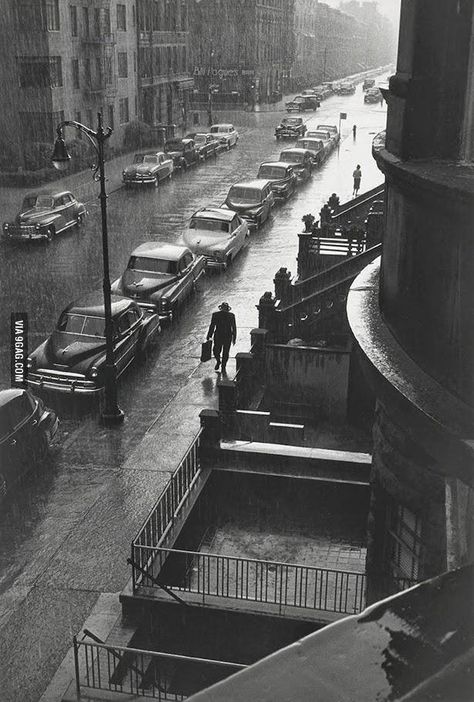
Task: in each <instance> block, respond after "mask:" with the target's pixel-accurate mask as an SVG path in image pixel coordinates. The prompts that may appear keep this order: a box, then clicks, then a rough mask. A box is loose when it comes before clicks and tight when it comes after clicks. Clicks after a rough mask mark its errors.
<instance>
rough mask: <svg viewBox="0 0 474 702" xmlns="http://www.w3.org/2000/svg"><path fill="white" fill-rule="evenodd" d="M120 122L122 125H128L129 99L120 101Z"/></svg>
mask: <svg viewBox="0 0 474 702" xmlns="http://www.w3.org/2000/svg"><path fill="white" fill-rule="evenodd" d="M119 120H120V124H126V123H127V122H128V121H129V111H128V98H120V100H119Z"/></svg>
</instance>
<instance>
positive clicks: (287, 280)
mask: <svg viewBox="0 0 474 702" xmlns="http://www.w3.org/2000/svg"><path fill="white" fill-rule="evenodd" d="M273 284H274V286H275V298H276V299H277V300H280V302H281V303H282V304H283V305H288V304H290V303H291V302H292V299H291V298H292V295H291V273H290V271H289V270H287V269H286V268H280V269H279V270H278V271H277V272H276V273H275V277H274V278H273Z"/></svg>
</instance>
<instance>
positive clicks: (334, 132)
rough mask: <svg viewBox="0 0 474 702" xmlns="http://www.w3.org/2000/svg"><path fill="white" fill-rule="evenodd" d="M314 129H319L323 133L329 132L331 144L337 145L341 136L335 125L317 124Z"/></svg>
mask: <svg viewBox="0 0 474 702" xmlns="http://www.w3.org/2000/svg"><path fill="white" fill-rule="evenodd" d="M316 129H320V130H321V131H323V132H329V134H330V135H331V139H332V140H333V142H334V143H335V144H339V141H340V139H341V135H340V134H339V130H338V128H337V127H336V125H335V124H318V126H317V127H316Z"/></svg>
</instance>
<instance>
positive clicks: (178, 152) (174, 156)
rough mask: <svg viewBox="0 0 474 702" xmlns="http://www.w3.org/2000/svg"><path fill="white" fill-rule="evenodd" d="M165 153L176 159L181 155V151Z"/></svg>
mask: <svg viewBox="0 0 474 702" xmlns="http://www.w3.org/2000/svg"><path fill="white" fill-rule="evenodd" d="M166 153H167V154H168V156H171V158H177V157H178V156H182V155H183V152H182V151H167V152H166Z"/></svg>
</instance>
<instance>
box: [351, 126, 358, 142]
mask: <svg viewBox="0 0 474 702" xmlns="http://www.w3.org/2000/svg"><path fill="white" fill-rule="evenodd" d="M352 136H353V137H354V139H355V138H356V136H357V124H354V126H353V127H352Z"/></svg>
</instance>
